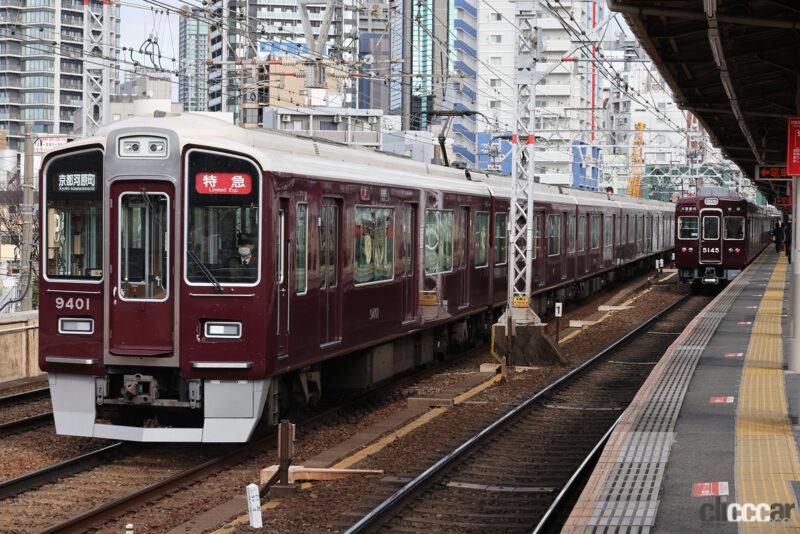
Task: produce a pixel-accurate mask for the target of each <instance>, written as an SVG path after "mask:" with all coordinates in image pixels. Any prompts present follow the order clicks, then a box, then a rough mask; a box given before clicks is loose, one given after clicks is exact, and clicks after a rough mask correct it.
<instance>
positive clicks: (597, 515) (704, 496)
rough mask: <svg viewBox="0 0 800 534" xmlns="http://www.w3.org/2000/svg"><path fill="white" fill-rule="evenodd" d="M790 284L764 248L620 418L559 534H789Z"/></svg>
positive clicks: (797, 475) (794, 515)
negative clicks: (786, 368)
mask: <svg viewBox="0 0 800 534" xmlns="http://www.w3.org/2000/svg"><path fill="white" fill-rule="evenodd" d="M790 280H791V269H790V268H789V264H788V263H787V261H786V257H785V256H784V255H783V254H781V255H778V254H776V253H775V251H774V248H773V247H768V248H767V249H766V250H765V252H764V253H762V254H761V255H760V256H759V257H758V258H757V259H756V260H755V261H754V262H753V263H752V264H751V265H750V266H749V267H748V268H747V269H746V270H745V271H744V272H743V273H742V274H741V275H739V276H738V277H737V278H736V279H735V280H734V281H733V282H731V283H730V284H729V285H728V287H726V288H725V289H724V290H723V291H721V292H720V294H719V295H717V296H716V297H715V298H714V300H713V301H712V302H711V303H710V304H709V305H708V306H706V308H705V309H704V310H703V312H701V313H700V314H699V315H698V316H697V317H695V318H694V319H693V320H692V322H691V323H690V324H689V325H688V326H687V328H686V329H685V330H684V331H683V333H682V334H681V335H680V336H679V337H678V338H677V339H676V340H675V342H674V343H673V344H672V346H671V347H670V348H669V350H668V351H667V353H666V354H665V355H664V356H663V358H662V359H661V360H660V361H659V362H658V364H657V365H655V366H654V369H653V372H652V373H651V374H650V376H649V377H648V379H647V381H646V382H645V384H644V385H643V386H642V388H641V390H640V391H639V392H638V394H637V395H636V397H635V398H634V400H633V402H632V403H631V405H630V406H629V407H628V409H627V410H626V411H625V412H624V413H623V415H622V416H621V418H620V420H619V422H618V423H617V426H616V428H615V429H614V431H613V433H612V435H611V437H610V438H609V441H608V443H607V444H606V446H605V448H604V450H603V452H602V455H601V457H600V459H599V461H598V463H597V465H596V467H595V469H594V471H593V473H592V474H591V476H590V478H589V481H588V483H587V485H586V487H585V488H584V490H583V492H582V494H581V496H580V497H579V499H578V502H577V504H576V505H575V507H574V508H573V510H572V513H571V515H570V517H569V518H568V520H567V522H566V524H565V526H564V529H563V530H562V532H642V533H644V532H669V533H672V532H708V531H711V532H731V533H736V532H776V531H778V532H782V531H795V532H800V510H798V507H797V496H796V495H795V486H800V456H799V455H798V447H797V439H796V435H795V433H794V432H795V429H794V428H793V426H792V424H791V421H790V419H789V414H788V408H787V406H788V403H787V398H786V391H787V389H786V387H785V382H784V381H785V380H786V373H785V371H784V362H785V361H786V357H787V354H786V351H787V350H788V342H787V341H786V338H787V331H788V319H787V310H788V309H789V300H788V299H789V297H790V293H791V291H790V290H789V282H790ZM798 491H799V492H800V489H798ZM759 520H761V521H759Z"/></svg>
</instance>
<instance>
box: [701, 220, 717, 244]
mask: <svg viewBox="0 0 800 534" xmlns="http://www.w3.org/2000/svg"><path fill="white" fill-rule="evenodd" d="M703 239H719V217H716V216H711V217H703Z"/></svg>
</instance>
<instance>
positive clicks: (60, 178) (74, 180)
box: [56, 172, 97, 193]
mask: <svg viewBox="0 0 800 534" xmlns="http://www.w3.org/2000/svg"><path fill="white" fill-rule="evenodd" d="M56 179H57V182H56V191H59V192H69V193H73V192H81V193H93V192H95V191H96V190H97V175H96V174H95V173H93V172H62V173H59V174H57V175H56Z"/></svg>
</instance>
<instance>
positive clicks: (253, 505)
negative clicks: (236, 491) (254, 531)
mask: <svg viewBox="0 0 800 534" xmlns="http://www.w3.org/2000/svg"><path fill="white" fill-rule="evenodd" d="M247 514H248V515H249V516H250V527H251V528H262V527H263V526H264V523H263V521H262V519H261V497H260V496H259V495H258V484H253V483H250V484H248V485H247Z"/></svg>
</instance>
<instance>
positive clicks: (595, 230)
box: [589, 215, 600, 250]
mask: <svg viewBox="0 0 800 534" xmlns="http://www.w3.org/2000/svg"><path fill="white" fill-rule="evenodd" d="M591 224H592V227H591V228H590V229H589V239H590V241H591V248H592V250H594V249H597V248H600V215H592V221H591Z"/></svg>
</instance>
